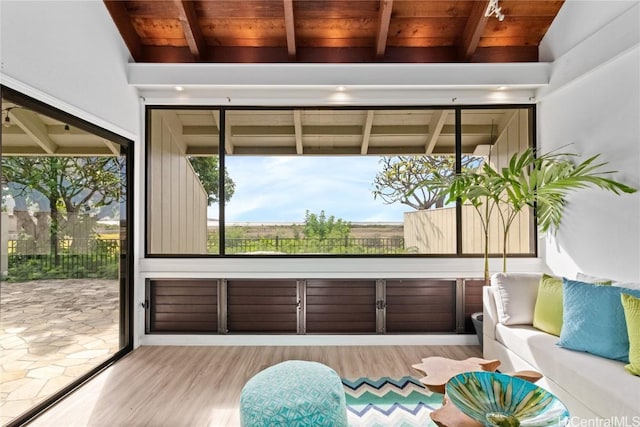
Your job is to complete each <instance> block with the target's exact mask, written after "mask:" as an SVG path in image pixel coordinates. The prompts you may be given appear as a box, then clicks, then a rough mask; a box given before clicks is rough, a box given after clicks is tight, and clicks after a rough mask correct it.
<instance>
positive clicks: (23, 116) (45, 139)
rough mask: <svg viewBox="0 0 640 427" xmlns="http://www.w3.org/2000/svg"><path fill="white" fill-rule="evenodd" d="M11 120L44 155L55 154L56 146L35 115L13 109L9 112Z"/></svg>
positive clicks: (27, 111) (19, 109)
mask: <svg viewBox="0 0 640 427" xmlns="http://www.w3.org/2000/svg"><path fill="white" fill-rule="evenodd" d="M9 115H10V116H11V119H12V121H13V122H15V123H16V124H17V125H18V126H19V127H20V129H22V130H23V131H24V133H26V134H27V135H29V138H31V139H32V140H33V141H34V142H35V143H36V144H38V146H39V147H40V148H42V149H43V150H44V152H45V153H46V154H55V153H56V151H58V144H56V143H55V142H53V140H51V138H50V137H49V133H48V132H47V126H46V125H45V124H44V123H43V122H42V120H40V117H38V115H37V114H36V113H34V112H33V111H30V110H24V109H22V108H14V109H12V110H11V111H10V112H9Z"/></svg>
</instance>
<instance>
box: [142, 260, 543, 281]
mask: <svg viewBox="0 0 640 427" xmlns="http://www.w3.org/2000/svg"><path fill="white" fill-rule="evenodd" d="M489 261H490V265H489V267H490V271H491V272H492V273H493V272H496V271H502V258H491V259H490V260H489ZM507 264H508V265H507V267H508V271H509V272H532V271H546V269H545V266H544V262H543V260H542V259H541V258H511V259H509V260H508V261H507ZM140 273H141V275H140V276H139V277H140V281H144V279H147V278H149V279H162V278H167V279H168V278H181V279H194V278H220V279H232V278H236V279H237V278H242V279H287V278H291V279H314V278H319V279H333V278H342V279H351V278H359V279H402V278H416V279H417V278H437V279H457V278H478V277H482V275H483V259H482V258H391V257H385V258H345V257H340V258H338V257H336V258H331V257H326V258H280V257H273V258H268V257H260V258H253V257H246V258H144V259H141V260H140Z"/></svg>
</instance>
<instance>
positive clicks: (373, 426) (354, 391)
mask: <svg viewBox="0 0 640 427" xmlns="http://www.w3.org/2000/svg"><path fill="white" fill-rule="evenodd" d="M342 384H343V386H344V392H345V395H346V398H347V417H348V419H349V426H350V427H390V426H392V427H414V426H415V427H417V426H420V427H424V426H435V424H434V423H433V421H431V418H430V417H429V414H430V413H431V412H432V411H434V410H436V409H438V408H440V407H441V406H442V395H441V394H438V393H432V392H430V391H429V390H427V389H426V388H424V387H423V386H422V385H421V384H420V381H418V380H417V379H415V378H412V377H402V378H400V379H394V378H388V377H383V378H378V379H376V378H358V379H356V380H349V379H345V378H343V379H342Z"/></svg>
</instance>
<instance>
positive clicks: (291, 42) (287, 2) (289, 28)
mask: <svg viewBox="0 0 640 427" xmlns="http://www.w3.org/2000/svg"><path fill="white" fill-rule="evenodd" d="M283 2H284V28H285V32H286V34H287V53H288V54H289V59H290V60H292V61H295V60H296V32H295V21H294V18H293V0H283Z"/></svg>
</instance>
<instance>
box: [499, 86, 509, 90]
mask: <svg viewBox="0 0 640 427" xmlns="http://www.w3.org/2000/svg"><path fill="white" fill-rule="evenodd" d="M507 89H508V87H506V86H498V90H507Z"/></svg>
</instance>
